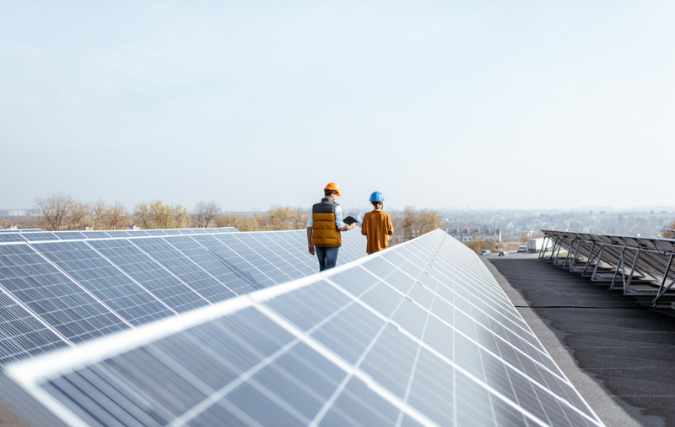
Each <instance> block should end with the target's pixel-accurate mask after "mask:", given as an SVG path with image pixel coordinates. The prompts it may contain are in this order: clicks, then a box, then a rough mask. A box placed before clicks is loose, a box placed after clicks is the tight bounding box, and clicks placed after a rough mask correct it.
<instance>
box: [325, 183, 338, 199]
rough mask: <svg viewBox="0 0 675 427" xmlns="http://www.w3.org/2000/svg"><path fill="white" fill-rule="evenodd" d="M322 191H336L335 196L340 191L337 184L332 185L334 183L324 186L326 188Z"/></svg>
mask: <svg viewBox="0 0 675 427" xmlns="http://www.w3.org/2000/svg"><path fill="white" fill-rule="evenodd" d="M324 190H333V191H337V195H338V196H339V195H340V189H339V188H338V186H337V184H336V183H334V182H329V183H328V185H327V186H326V188H324Z"/></svg>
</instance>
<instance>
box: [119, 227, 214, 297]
mask: <svg viewBox="0 0 675 427" xmlns="http://www.w3.org/2000/svg"><path fill="white" fill-rule="evenodd" d="M129 241H130V242H131V244H132V245H134V246H136V247H137V248H138V249H139V250H140V251H141V252H143V253H144V254H145V255H146V256H147V257H148V258H149V259H151V260H152V261H154V262H156V263H157V264H159V265H161V266H162V267H164V268H165V269H166V271H167V272H168V273H169V274H170V275H171V276H172V277H174V278H175V279H176V280H178V281H179V282H180V283H182V284H183V285H185V286H186V287H187V288H188V289H190V290H191V291H192V292H194V293H195V294H197V295H198V296H199V298H201V299H202V300H204V302H206V303H207V304H211V301H210V300H209V299H208V298H206V297H205V296H204V295H202V294H201V293H200V292H199V290H198V289H197V286H196V284H198V283H199V282H200V281H204V280H206V278H205V277H204V276H206V277H208V278H211V276H210V275H208V274H206V272H204V271H203V270H202V269H201V268H199V267H198V266H197V265H196V264H194V263H193V262H192V260H189V259H188V260H186V258H185V257H184V256H182V257H175V256H174V257H171V256H170V255H169V256H163V255H165V254H166V253H167V252H168V251H167V248H166V247H162V245H160V242H161V243H162V244H164V245H166V246H168V247H169V248H171V249H172V250H174V251H176V252H178V253H180V252H179V251H177V250H175V248H173V247H172V246H171V245H168V244H167V243H166V242H165V241H164V240H161V238H160V239H159V240H155V239H146V240H129ZM141 242H144V244H140V243H141ZM148 246H152V250H151V251H149V250H144V249H143V247H146V248H147V247H148ZM181 255H182V254H181ZM181 270H182V271H181ZM198 272H199V273H203V274H201V275H198V274H197V273H198ZM185 276H187V277H185ZM190 276H192V277H190ZM195 276H198V277H195ZM181 277H185V279H183V278H181ZM213 280H215V279H213ZM216 283H218V284H219V285H222V284H221V283H219V282H217V281H216ZM211 285H212V284H211Z"/></svg>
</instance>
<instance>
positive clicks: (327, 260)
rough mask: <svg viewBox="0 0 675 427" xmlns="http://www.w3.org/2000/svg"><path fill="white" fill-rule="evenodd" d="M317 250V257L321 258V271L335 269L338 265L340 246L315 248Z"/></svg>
mask: <svg viewBox="0 0 675 427" xmlns="http://www.w3.org/2000/svg"><path fill="white" fill-rule="evenodd" d="M314 249H316V257H317V258H319V271H324V270H328V269H329V268H333V267H335V264H337V256H338V249H340V247H339V246H335V247H332V248H316V247H315V248H314Z"/></svg>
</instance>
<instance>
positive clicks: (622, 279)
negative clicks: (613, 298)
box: [539, 230, 675, 305]
mask: <svg viewBox="0 0 675 427" xmlns="http://www.w3.org/2000/svg"><path fill="white" fill-rule="evenodd" d="M542 231H543V232H544V236H545V240H547V242H548V243H552V245H551V246H552V247H551V254H550V256H549V257H548V259H549V261H550V262H552V263H554V264H556V265H561V266H562V267H563V268H564V269H569V270H570V271H572V272H576V273H581V275H582V276H589V277H590V278H591V280H596V281H607V282H610V285H609V288H610V289H614V287H615V285H616V286H617V287H618V286H621V287H622V288H623V292H624V293H626V294H628V293H630V294H632V295H652V296H654V299H653V301H652V304H653V305H656V304H657V303H658V301H659V299H660V298H661V297H662V296H663V295H664V294H665V293H666V292H667V291H668V290H669V289H670V288H671V287H672V286H674V285H675V269H673V268H672V264H673V262H672V261H673V258H674V257H675V239H665V238H658V237H641V236H622V235H613V234H589V233H579V232H572V231H557V230H542ZM548 246H549V245H543V247H542V250H541V251H540V254H539V256H540V258H546V254H545V252H548ZM563 250H564V252H565V255H564V256H561V251H563ZM638 282H639V284H640V285H641V286H640V287H639V288H638V287H637V286H635V284H636V283H638Z"/></svg>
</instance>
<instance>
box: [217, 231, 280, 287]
mask: <svg viewBox="0 0 675 427" xmlns="http://www.w3.org/2000/svg"><path fill="white" fill-rule="evenodd" d="M218 238H219V239H220V240H221V241H223V242H224V243H225V244H227V245H228V246H229V247H230V248H231V249H232V250H234V251H236V252H237V253H238V254H239V255H241V256H242V257H244V258H245V259H246V260H247V261H249V262H252V263H253V264H255V266H256V267H257V268H258V270H260V271H261V272H263V273H264V274H265V275H266V276H268V277H269V278H270V279H272V281H273V282H274V283H280V282H285V281H289V280H292V278H291V276H289V275H288V274H286V273H285V272H284V270H283V269H282V268H281V265H278V264H277V263H280V261H283V259H282V258H281V257H279V256H278V255H276V254H274V253H270V252H269V251H268V249H267V248H265V247H264V245H260V244H259V242H258V241H257V240H255V238H254V237H253V236H252V235H251V234H241V235H240V234H232V235H226V234H221V235H219V236H218ZM261 250H263V251H265V252H267V253H266V255H268V256H270V258H266V257H265V256H264V255H265V253H264V252H263V253H261V252H260V251H261ZM272 261H276V263H274V262H272ZM283 262H285V261H283ZM286 264H288V263H286Z"/></svg>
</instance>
